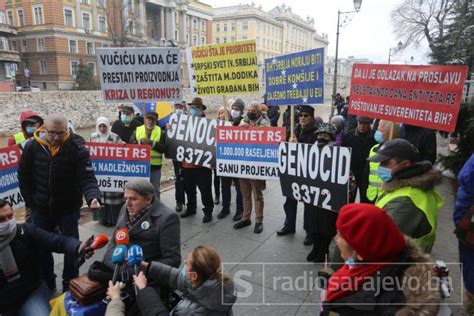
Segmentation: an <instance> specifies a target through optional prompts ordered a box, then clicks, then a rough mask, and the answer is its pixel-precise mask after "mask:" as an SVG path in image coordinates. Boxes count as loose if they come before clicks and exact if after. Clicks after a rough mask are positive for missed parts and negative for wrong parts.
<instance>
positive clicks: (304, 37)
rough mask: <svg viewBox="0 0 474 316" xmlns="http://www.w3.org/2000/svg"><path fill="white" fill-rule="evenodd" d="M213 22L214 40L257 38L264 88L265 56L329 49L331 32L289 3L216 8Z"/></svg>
mask: <svg viewBox="0 0 474 316" xmlns="http://www.w3.org/2000/svg"><path fill="white" fill-rule="evenodd" d="M212 24H213V28H212V35H213V36H212V39H213V40H212V42H213V43H227V42H234V41H241V40H247V39H255V40H256V44H257V60H258V66H259V78H260V81H261V85H262V88H263V89H264V82H265V77H264V72H265V66H264V62H265V59H267V58H270V57H273V56H278V55H282V54H288V53H291V52H297V51H304V50H308V49H312V48H320V47H324V48H325V51H327V46H328V44H329V41H328V37H327V35H324V34H322V35H320V34H318V33H317V32H316V30H315V28H314V20H313V19H310V18H306V19H303V18H301V17H300V16H298V15H296V14H294V13H293V12H292V11H291V7H287V6H285V5H281V6H276V7H275V8H274V9H272V10H270V11H269V12H265V11H264V10H262V7H261V6H258V7H257V6H255V4H253V3H252V4H250V5H248V4H243V5H236V6H229V7H221V8H215V9H214V18H213V22H212Z"/></svg>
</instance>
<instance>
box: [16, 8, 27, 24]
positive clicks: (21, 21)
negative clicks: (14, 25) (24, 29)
mask: <svg viewBox="0 0 474 316" xmlns="http://www.w3.org/2000/svg"><path fill="white" fill-rule="evenodd" d="M16 13H18V25H19V26H25V16H24V15H23V9H18V10H17V11H16Z"/></svg>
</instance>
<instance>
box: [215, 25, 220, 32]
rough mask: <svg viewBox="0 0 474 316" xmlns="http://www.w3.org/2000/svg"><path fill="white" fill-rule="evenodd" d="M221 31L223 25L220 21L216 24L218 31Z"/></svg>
mask: <svg viewBox="0 0 474 316" xmlns="http://www.w3.org/2000/svg"><path fill="white" fill-rule="evenodd" d="M220 31H221V25H220V24H219V23H217V24H216V32H220Z"/></svg>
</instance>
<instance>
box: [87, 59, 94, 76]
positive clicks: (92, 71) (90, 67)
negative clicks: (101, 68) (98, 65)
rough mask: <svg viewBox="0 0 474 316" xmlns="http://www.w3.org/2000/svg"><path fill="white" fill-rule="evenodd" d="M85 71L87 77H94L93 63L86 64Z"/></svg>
mask: <svg viewBox="0 0 474 316" xmlns="http://www.w3.org/2000/svg"><path fill="white" fill-rule="evenodd" d="M87 70H88V71H89V75H91V76H95V63H92V62H91V63H87Z"/></svg>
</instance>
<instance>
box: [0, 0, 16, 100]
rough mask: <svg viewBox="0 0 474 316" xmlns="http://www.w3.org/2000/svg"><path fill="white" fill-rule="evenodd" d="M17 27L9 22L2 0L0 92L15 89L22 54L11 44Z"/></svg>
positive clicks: (1, 0) (0, 5)
mask: <svg viewBox="0 0 474 316" xmlns="http://www.w3.org/2000/svg"><path fill="white" fill-rule="evenodd" d="M16 34H17V29H16V28H15V27H13V26H11V25H9V24H8V22H7V13H6V11H5V2H4V0H0V92H9V91H15V86H16V84H15V79H16V72H17V70H18V64H19V62H20V54H19V53H18V52H17V51H16V50H14V49H12V47H11V46H10V41H9V40H10V39H13V38H14V37H15V36H16Z"/></svg>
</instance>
